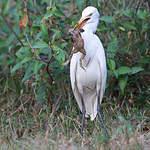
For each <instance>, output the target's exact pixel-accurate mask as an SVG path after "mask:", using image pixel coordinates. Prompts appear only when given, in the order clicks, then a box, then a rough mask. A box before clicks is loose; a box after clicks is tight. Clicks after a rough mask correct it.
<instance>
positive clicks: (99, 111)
mask: <svg viewBox="0 0 150 150" xmlns="http://www.w3.org/2000/svg"><path fill="white" fill-rule="evenodd" d="M97 100H98V104H97V111H98V115H99V117H100V120H101V124H102V126H103V128H104V133H105V136H106V137H108V132H107V130H106V127H105V124H104V121H103V117H102V114H101V108H100V92H99V94H98V99H97Z"/></svg>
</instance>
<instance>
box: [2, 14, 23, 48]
mask: <svg viewBox="0 0 150 150" xmlns="http://www.w3.org/2000/svg"><path fill="white" fill-rule="evenodd" d="M0 16H1V17H2V18H3V20H4V21H5V23H6V24H7V26H8V27H9V29H10V30H11V32H12V33H13V34H14V35H15V36H16V38H17V40H18V41H19V42H20V44H21V46H23V47H24V44H23V43H22V41H21V40H20V38H19V37H18V35H17V34H16V32H15V31H14V30H13V28H12V26H11V25H9V23H8V21H7V19H6V18H5V17H4V16H3V15H2V13H0Z"/></svg>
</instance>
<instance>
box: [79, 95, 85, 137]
mask: <svg viewBox="0 0 150 150" xmlns="http://www.w3.org/2000/svg"><path fill="white" fill-rule="evenodd" d="M81 101H82V123H81V130H80V135H81V136H83V128H84V122H85V114H86V110H85V105H84V100H83V96H81Z"/></svg>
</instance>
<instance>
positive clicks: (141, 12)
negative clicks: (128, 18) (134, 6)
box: [137, 9, 146, 20]
mask: <svg viewBox="0 0 150 150" xmlns="http://www.w3.org/2000/svg"><path fill="white" fill-rule="evenodd" d="M137 17H138V18H140V19H142V20H144V19H145V18H146V10H141V9H138V11H137Z"/></svg>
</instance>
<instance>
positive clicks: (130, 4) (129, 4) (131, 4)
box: [127, 0, 133, 9]
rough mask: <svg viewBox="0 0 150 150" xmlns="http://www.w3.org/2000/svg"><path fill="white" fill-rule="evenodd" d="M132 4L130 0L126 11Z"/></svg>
mask: <svg viewBox="0 0 150 150" xmlns="http://www.w3.org/2000/svg"><path fill="white" fill-rule="evenodd" d="M132 3H133V0H130V2H129V5H128V6H127V9H129V8H130V7H131V5H132Z"/></svg>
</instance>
